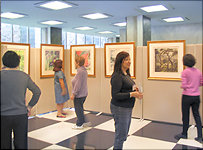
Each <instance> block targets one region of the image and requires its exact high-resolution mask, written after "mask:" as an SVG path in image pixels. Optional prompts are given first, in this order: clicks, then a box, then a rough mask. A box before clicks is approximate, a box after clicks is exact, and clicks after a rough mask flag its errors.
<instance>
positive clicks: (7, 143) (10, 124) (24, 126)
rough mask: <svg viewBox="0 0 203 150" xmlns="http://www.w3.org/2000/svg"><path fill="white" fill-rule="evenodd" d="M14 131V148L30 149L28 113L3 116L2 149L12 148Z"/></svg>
mask: <svg viewBox="0 0 203 150" xmlns="http://www.w3.org/2000/svg"><path fill="white" fill-rule="evenodd" d="M12 131H13V133H14V148H15V149H28V146H27V131H28V116H27V114H23V115H11V116H1V149H12Z"/></svg>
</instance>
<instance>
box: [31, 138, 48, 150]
mask: <svg viewBox="0 0 203 150" xmlns="http://www.w3.org/2000/svg"><path fill="white" fill-rule="evenodd" d="M50 145H52V144H50V143H47V142H44V141H40V140H37V139H33V138H30V137H28V149H43V148H45V147H48V146H50Z"/></svg>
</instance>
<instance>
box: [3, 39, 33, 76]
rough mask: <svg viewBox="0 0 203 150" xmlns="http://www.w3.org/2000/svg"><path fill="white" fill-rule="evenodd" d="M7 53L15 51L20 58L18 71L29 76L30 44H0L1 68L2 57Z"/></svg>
mask: <svg viewBox="0 0 203 150" xmlns="http://www.w3.org/2000/svg"><path fill="white" fill-rule="evenodd" d="M7 51H15V52H16V53H17V54H18V55H19V56H20V64H19V70H21V71H24V72H25V73H27V74H30V44H23V43H9V42H1V68H2V67H3V63H2V57H3V55H4V53H5V52H7Z"/></svg>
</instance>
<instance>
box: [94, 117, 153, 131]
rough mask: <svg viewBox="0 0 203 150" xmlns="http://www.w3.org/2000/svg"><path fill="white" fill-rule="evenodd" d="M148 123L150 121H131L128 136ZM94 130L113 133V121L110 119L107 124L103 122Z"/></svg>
mask: <svg viewBox="0 0 203 150" xmlns="http://www.w3.org/2000/svg"><path fill="white" fill-rule="evenodd" d="M150 122H151V121H146V120H143V121H140V120H139V119H132V120H131V125H130V130H129V135H131V134H133V133H135V132H136V131H138V130H139V129H141V128H142V127H144V126H146V125H147V124H149V123H150ZM95 128H97V129H101V130H107V131H111V132H115V126H114V120H113V119H111V120H109V121H107V122H104V123H102V124H100V125H98V126H96V127H95Z"/></svg>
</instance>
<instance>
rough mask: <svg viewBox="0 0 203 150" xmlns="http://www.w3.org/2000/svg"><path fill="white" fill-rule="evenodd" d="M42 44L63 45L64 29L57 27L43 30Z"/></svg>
mask: <svg viewBox="0 0 203 150" xmlns="http://www.w3.org/2000/svg"><path fill="white" fill-rule="evenodd" d="M42 43H43V44H57V45H62V29H61V28H56V27H48V28H42Z"/></svg>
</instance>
